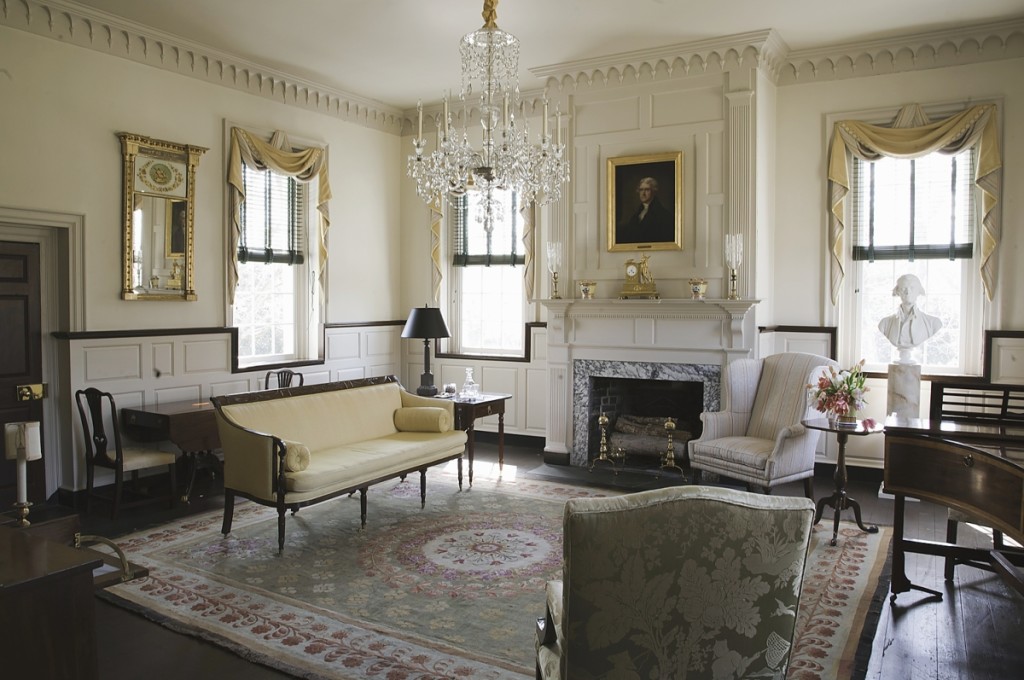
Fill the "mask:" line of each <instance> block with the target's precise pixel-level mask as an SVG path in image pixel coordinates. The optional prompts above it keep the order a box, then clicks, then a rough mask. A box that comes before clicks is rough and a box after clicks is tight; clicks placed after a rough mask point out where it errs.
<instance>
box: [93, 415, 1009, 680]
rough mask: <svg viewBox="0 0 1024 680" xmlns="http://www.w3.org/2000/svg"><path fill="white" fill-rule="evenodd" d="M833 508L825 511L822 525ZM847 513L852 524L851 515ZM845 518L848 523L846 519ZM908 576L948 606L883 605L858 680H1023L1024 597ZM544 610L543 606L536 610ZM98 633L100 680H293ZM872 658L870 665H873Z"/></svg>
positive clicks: (913, 524)
mask: <svg viewBox="0 0 1024 680" xmlns="http://www.w3.org/2000/svg"><path fill="white" fill-rule="evenodd" d="M530 442H532V440H526V444H525V445H506V447H505V449H506V450H505V462H506V465H514V466H516V470H517V474H520V475H526V476H528V477H531V478H537V479H548V480H553V481H559V482H563V483H574V484H584V485H588V486H598V487H609V488H619V489H625V490H628V491H639V490H642V489H646V488H652V487H656V486H664V485H668V484H673V483H675V480H674V479H673V473H666V474H664V475H662V476H661V477H660V478H657V477H655V476H654V475H653V474H651V473H649V472H648V473H643V472H635V473H631V474H630V473H626V472H623V473H622V474H619V475H613V474H612V473H611V472H610V471H608V470H605V469H603V468H601V467H599V468H597V469H596V470H595V471H594V472H591V473H588V472H586V471H585V470H580V469H577V468H569V467H564V466H553V465H545V464H544V457H543V453H542V452H541V450H540V449H539V448H538V446H539V445H533V444H531V443H530ZM476 455H477V461H479V463H480V464H485V463H488V462H496V460H497V447H496V446H495V445H494V444H493V440H492V439H491V437H490V436H489V435H487V434H486V433H479V436H478V441H477V448H476ZM832 474H833V468H832V467H831V466H827V465H826V466H819V469H818V470H817V474H816V475H815V497H816V498H817V497H821V496H824V495H827V494H828V493H829V492H830V491H831V488H832ZM881 479H882V475H881V471H880V470H864V469H851V470H850V481H849V483H848V490H849V494H850V496H851V497H852V498H855V499H856V500H858V501H859V502H860V504H861V507H862V510H863V516H864V522H865V523H867V524H882V525H891V524H892V506H893V503H892V501H891V500H888V499H883V498H879V487H880V485H881ZM197 492H198V494H197V495H196V497H194V498H193V500H192V502H191V503H190V504H189V505H187V506H185V505H182V504H179V507H178V508H177V509H175V510H170V509H167V508H164V507H160V506H151V507H150V508H148V509H146V508H142V509H136V510H133V511H127V512H125V513H124V517H123V518H121V519H119V520H118V521H117V522H112V521H110V520H109V519H108V518H106V517H105V516H104V515H102V514H101V513H102V509H100V512H98V513H96V514H94V515H93V516H92V517H88V518H85V519H84V520H83V531H84V532H86V533H92V534H100V535H105V536H108V537H115V536H118V535H124V534H127V533H131V532H133V531H137V530H140V529H144V528H147V527H151V526H158V525H160V524H162V523H164V522H166V521H169V520H170V519H173V518H174V517H179V516H184V515H187V514H190V513H195V512H201V511H204V510H209V509H218V510H219V509H221V508H223V498H222V496H221V490H220V487H219V485H218V481H217V480H215V479H214V480H210V479H208V478H205V477H204V478H202V479H200V480H199V481H198V482H197ZM776 493H777V494H790V495H803V489H802V485H801V484H799V483H797V484H793V485H788V486H786V487H783V488H781V489H779V490H778V491H776ZM907 505H908V510H907V535H908V536H914V537H919V538H931V539H936V540H941V539H942V538H943V537H944V536H945V530H946V529H945V526H946V511H945V508H941V507H938V506H935V505H932V504H930V503H925V502H910V503H908V504H907ZM829 512H830V509H826V519H827V518H829V517H830V516H831V515H829ZM848 515H849V516H848ZM843 518H844V519H852V513H850V512H849V511H847V512H846V513H844V515H843ZM961 534H962V536H963V537H964V538H966V539H968V540H975V541H978V542H979V544H981V543H980V542H981V541H983V540H985V538H986V537H984V536H983V535H982V534H980V533H978V532H975V531H973V530H970V529H968V530H963V531H961ZM907 574H908V576H909V577H910V579H911V580H912V581H913V582H915V583H918V584H920V585H924V586H926V587H929V588H933V589H936V590H940V591H942V592H944V593H945V596H944V598H943V599H942V601H935V600H933V599H926V598H925V597H924V595H923V594H922V593H919V592H916V591H912V592H909V593H901V594H900V596H899V597H898V598H897V600H896V604H895V606H893V605H890V603H889V599H888V597H885V598H884V599H883V600H882V602H883V604H882V605H881V611H880V613H879V614H878V628H877V634H876V635H875V638H874V641H873V642H872V641H871V640H869V639H868V640H865V642H864V643H863V649H862V653H863V654H862V656H863V658H862V660H861V662H860V663H859V667H858V671H857V673H856V675H855V676H854V677H867V678H869V679H870V680H877V679H888V678H893V679H895V678H899V679H900V680H904V679H906V680H916V679H919V678H920V679H926V678H927V679H931V678H935V679H942V680H945V679H947V678H962V679H970V680H995V679H1003V678H1015V677H1024V670H1021V669H1024V644H1021V634H1022V633H1024V598H1022V597H1021V596H1020V595H1018V594H1017V593H1016V592H1015V591H1012V590H1010V589H1009V588H1007V587H1006V586H1005V585H1003V583H1002V582H1001V581H1000V580H999V579H998V577H996V576H994V575H993V574H990V573H988V572H984V571H980V570H978V569H973V568H970V567H959V568H958V569H957V571H956V578H955V580H954V581H953V582H951V583H947V582H945V581H944V580H943V573H942V563H941V560H940V559H939V558H934V557H929V556H925V555H908V557H907ZM541 605H542V603H540V604H538V607H540V606H541ZM97 625H98V630H99V631H100V643H99V644H100V648H99V662H100V677H101V678H103V679H104V680H121V679H124V680H129V679H131V680H135V679H137V678H146V679H147V680H159V679H161V678H195V679H203V678H243V677H244V678H246V679H247V680H263V679H264V678H285V677H289V676H288V675H285V674H283V673H280V672H278V671H275V670H272V669H269V668H266V667H263V666H260V665H258V664H254V663H250V662H247V661H245V660H244V659H242V658H241V657H238V656H236V655H234V654H232V653H231V652H228V651H226V650H224V649H222V648H220V647H217V646H215V645H213V644H210V643H208V642H205V641H203V640H200V639H197V638H194V637H190V636H188V635H183V634H179V633H175V632H172V631H171V630H169V629H167V628H165V627H163V626H161V625H160V624H157V623H153V622H150V621H148V620H147V619H145V618H143V617H142V616H140V615H137V614H133V613H130V612H127V611H125V610H123V609H121V608H119V607H115V606H114V605H111V604H109V603H107V602H104V601H102V600H97ZM869 654H870V662H869V660H868V659H869Z"/></svg>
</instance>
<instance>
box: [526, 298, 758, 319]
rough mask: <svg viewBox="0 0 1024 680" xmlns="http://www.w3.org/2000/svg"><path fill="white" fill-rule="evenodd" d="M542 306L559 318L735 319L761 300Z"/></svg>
mask: <svg viewBox="0 0 1024 680" xmlns="http://www.w3.org/2000/svg"><path fill="white" fill-rule="evenodd" d="M539 302H540V303H541V304H542V305H544V307H546V308H547V309H548V310H549V311H551V312H552V313H554V314H555V315H558V316H569V317H575V316H579V317H604V318H624V319H625V318H630V319H633V318H637V317H641V318H679V319H732V318H735V317H736V316H739V317H740V318H742V317H743V316H745V315H746V313H747V311H749V310H750V308H751V307H753V306H754V305H756V304H757V303H758V302H760V300H712V299H704V300H691V299H688V298H680V299H671V300H669V299H660V300H620V299H601V300H582V299H575V300H570V299H559V300H540V301H539Z"/></svg>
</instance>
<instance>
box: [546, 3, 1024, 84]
mask: <svg viewBox="0 0 1024 680" xmlns="http://www.w3.org/2000/svg"><path fill="white" fill-rule="evenodd" d="M1021 56H1024V17H1021V18H1017V19H1014V20H1011V21H1000V22H990V23H984V24H975V25H972V26H964V27H959V28H955V29H947V30H943V31H931V32H927V33H916V34H908V35H903V36H897V37H893V38H886V39H882V40H872V41H867V42H858V43H845V44H841V45H830V46H826V47H822V48H816V49H810V50H795V51H790V49H789V47H788V46H787V45H786V43H785V41H784V40H783V39H782V37H781V36H780V35H779V34H778V32H777V31H775V30H774V29H764V30H760V31H753V32H750V33H740V34H736V35H730V36H725V37H721V38H715V39H711V40H702V41H697V42H689V43H679V44H675V45H667V46H665V47H659V48H655V49H650V50H638V51H634V52H621V53H619V54H612V55H607V56H603V57H597V58H593V59H580V60H577V61H568V62H563V63H561V64H551V65H549V66H540V67H537V68H532V69H530V72H531V73H533V74H534V75H536V76H538V77H541V78H545V79H546V80H547V82H548V85H549V86H553V87H557V88H558V89H560V90H564V91H570V90H579V89H585V88H589V87H593V86H595V85H615V84H626V83H636V82H642V81H645V80H656V79H661V78H669V77H686V76H691V75H703V74H706V73H713V72H722V71H727V70H731V69H735V68H741V67H756V68H759V69H761V70H762V71H764V72H765V74H767V75H768V77H769V79H770V80H772V82H774V83H776V84H778V85H796V84H802V83H808V82H815V81H826V80H837V79H841V78H856V77H865V76H874V75H884V74H888V73H896V72H902V71H920V70H925V69H932V68H942V67H947V66H959V65H963V64H974V63H978V62H985V61H996V60H1000V59H1013V58H1017V57H1021Z"/></svg>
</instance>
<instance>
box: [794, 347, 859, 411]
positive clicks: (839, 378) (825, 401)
mask: <svg viewBox="0 0 1024 680" xmlns="http://www.w3.org/2000/svg"><path fill="white" fill-rule="evenodd" d="M866 380H867V377H866V376H865V375H864V360H863V359H861V360H860V361H859V362H858V363H857V364H856V365H855V366H854V367H853V368H850V369H847V370H842V371H837V370H836V369H835V368H833V367H831V366H830V367H829V368H828V369H827V370H826V371H825V372H823V373H822V374H821V375H820V376H819V377H818V382H817V383H816V384H814V385H808V386H807V389H808V390H810V392H811V399H813V400H814V408H815V409H817V410H819V411H821V412H822V413H825V414H826V415H827V416H828V417H829V419H830V420H831V419H837V420H838V421H839V422H841V423H844V422H845V423H855V422H857V412H858V411H860V410H861V409H863V408H864V407H865V406H866V405H867V402H866V401H865V400H864V393H865V392H867V391H868V388H867V387H865V386H864V383H865V381H866Z"/></svg>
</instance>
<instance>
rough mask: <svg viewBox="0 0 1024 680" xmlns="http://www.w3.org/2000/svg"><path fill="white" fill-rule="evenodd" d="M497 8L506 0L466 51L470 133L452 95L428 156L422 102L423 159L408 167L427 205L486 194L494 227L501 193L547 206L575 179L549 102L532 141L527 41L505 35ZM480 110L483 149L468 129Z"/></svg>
mask: <svg viewBox="0 0 1024 680" xmlns="http://www.w3.org/2000/svg"><path fill="white" fill-rule="evenodd" d="M497 4H498V0H484V11H483V17H484V25H483V26H482V27H481V28H479V29H478V30H476V31H473V32H472V33H468V34H466V35H465V36H463V37H462V41H461V43H460V45H459V55H460V59H461V62H462V89H461V92H460V93H459V97H458V104H459V105H460V106H461V107H462V112H463V116H462V121H463V124H462V128H461V129H457V128H456V126H455V125H454V121H453V119H452V115H451V103H450V102H449V95H447V94H446V95H445V97H444V100H443V105H442V114H441V117H440V119H438V121H437V148H436V149H434V150H433V151H431V152H429V153H427V151H426V139H425V138H424V136H423V105H422V103H420V104H419V105H418V106H417V113H418V124H417V134H416V137H415V138H414V139H413V150H414V152H415V153H414V154H413V155H412V156H409V167H408V174H409V176H410V177H412V178H413V179H414V180H415V181H416V192H417V193H418V194H419V196H420V198H422V199H423V200H424V201H425V202H427V203H431V202H433V201H434V200H435V198H437V197H438V196H447V197H448V198H449V200H457V199H458V197H460V196H462V195H463V194H465V193H466V191H469V190H478V191H480V192H481V195H482V197H483V204H482V205H483V208H484V214H485V222H487V223H488V224H487V225H486V226H490V224H489V223H490V222H491V220H492V219H495V220H496V219H499V218H498V216H497V215H498V214H500V212H499V211H497V210H496V207H497V203H498V201H497V199H496V198H495V196H494V190H496V189H500V190H512V191H514V192H516V193H517V194H518V195H519V197H520V200H521V201H529V202H531V203H537V204H540V205H544V204H546V203H550V202H552V201H557V200H558V199H559V198H560V197H561V195H562V185H563V184H564V183H565V182H567V181H568V180H569V163H568V161H567V159H566V157H565V145H564V144H562V131H561V114H560V113H557V112H556V114H555V118H556V123H555V130H556V138H555V139H552V138H551V135H550V134H549V130H548V102H547V98H546V97H545V99H544V111H543V118H542V129H541V134H540V139H539V141H538V143H531V142H530V139H529V126H528V125H527V122H526V115H525V113H526V105H525V103H524V102H522V101H521V99H520V96H519V76H518V72H519V39H518V38H516V37H515V36H514V35H512V34H510V33H506V32H505V31H503V30H501V29H500V28H498V24H497V12H496V10H495V8H496V6H497ZM474 100H475V101H474ZM474 104H476V105H478V106H479V111H480V126H481V144H480V146H479V148H474V147H473V145H472V144H471V143H470V141H469V138H470V135H469V131H468V130H467V127H466V125H467V121H468V119H469V117H470V115H469V114H470V107H472V106H473V105H474Z"/></svg>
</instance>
